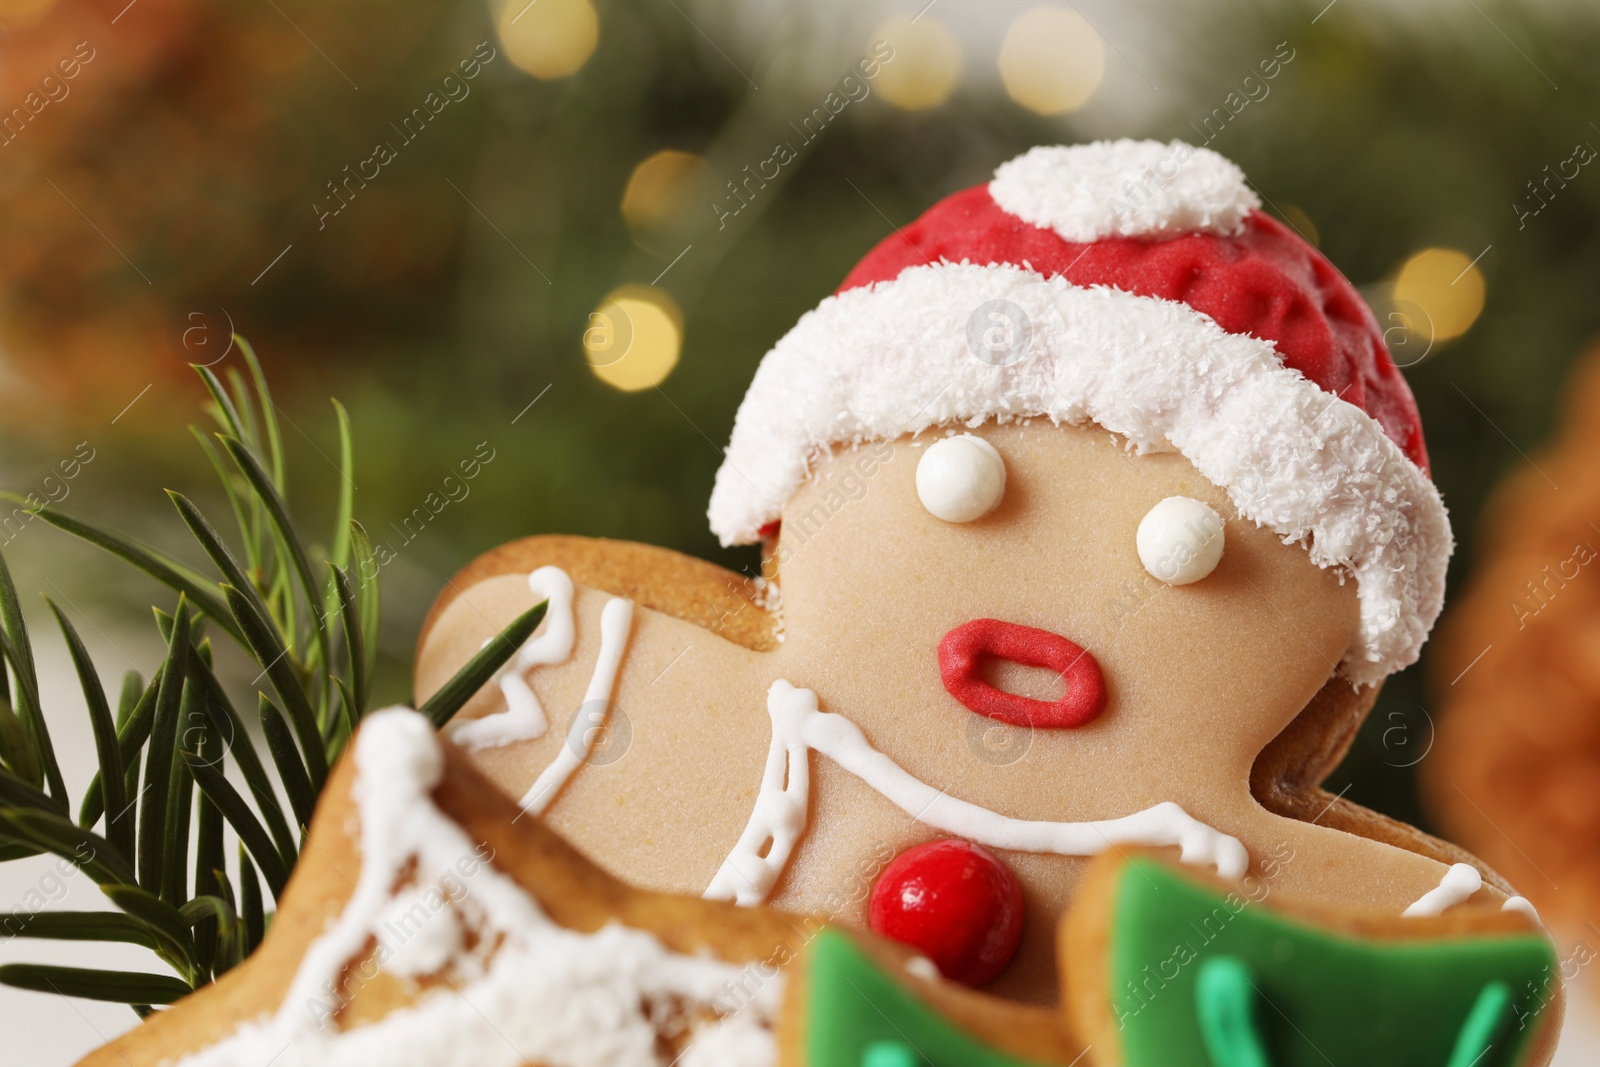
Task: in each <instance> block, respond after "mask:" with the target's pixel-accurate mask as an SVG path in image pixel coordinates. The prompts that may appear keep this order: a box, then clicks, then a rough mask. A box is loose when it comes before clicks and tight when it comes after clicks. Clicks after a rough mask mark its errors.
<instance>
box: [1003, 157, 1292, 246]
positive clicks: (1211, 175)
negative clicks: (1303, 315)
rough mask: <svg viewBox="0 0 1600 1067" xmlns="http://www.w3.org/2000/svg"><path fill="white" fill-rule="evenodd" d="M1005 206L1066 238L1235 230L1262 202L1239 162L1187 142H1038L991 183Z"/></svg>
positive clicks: (1087, 238) (1005, 165) (1148, 235)
mask: <svg viewBox="0 0 1600 1067" xmlns="http://www.w3.org/2000/svg"><path fill="white" fill-rule="evenodd" d="M989 195H990V196H992V197H994V202H995V203H996V204H999V205H1000V207H1001V209H1002V210H1004V211H1007V212H1009V213H1010V214H1012V215H1015V216H1017V217H1018V218H1020V219H1022V220H1023V221H1025V222H1031V223H1032V224H1033V225H1035V226H1039V227H1041V228H1043V229H1046V230H1054V231H1055V232H1056V233H1057V234H1059V235H1060V236H1061V238H1062V239H1063V240H1066V241H1097V240H1100V239H1101V238H1104V237H1155V236H1160V235H1163V234H1177V233H1196V232H1200V233H1216V234H1224V235H1227V234H1235V233H1238V232H1239V230H1240V229H1241V228H1242V227H1243V226H1244V220H1245V216H1247V215H1249V214H1250V212H1252V211H1254V210H1256V209H1257V208H1259V207H1260V206H1261V199H1260V198H1259V197H1258V196H1256V194H1255V192H1254V190H1252V189H1251V188H1250V186H1249V183H1247V182H1246V181H1245V177H1244V172H1243V171H1242V170H1240V169H1239V167H1238V165H1237V164H1235V163H1234V162H1233V161H1232V160H1229V159H1227V158H1225V157H1223V156H1220V155H1218V154H1217V153H1215V152H1213V151H1211V150H1210V149H1208V148H1193V147H1191V146H1189V145H1187V144H1184V143H1183V142H1182V141H1173V142H1171V143H1170V144H1162V143H1161V142H1160V141H1135V140H1130V139H1128V138H1123V139H1122V140H1118V141H1096V142H1094V143H1093V144H1079V145H1040V146H1038V147H1037V148H1033V149H1030V150H1029V151H1027V152H1025V153H1023V154H1022V155H1020V156H1018V157H1017V158H1016V159H1013V160H1011V161H1010V162H1008V163H1002V164H1001V165H1000V167H999V169H997V170H996V171H995V172H994V180H993V181H991V182H990V183H989Z"/></svg>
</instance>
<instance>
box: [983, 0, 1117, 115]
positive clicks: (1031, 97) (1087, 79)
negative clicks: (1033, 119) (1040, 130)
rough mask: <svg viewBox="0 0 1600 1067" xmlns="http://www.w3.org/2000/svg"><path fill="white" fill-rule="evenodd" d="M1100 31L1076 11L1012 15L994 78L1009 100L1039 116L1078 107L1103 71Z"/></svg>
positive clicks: (1038, 9) (1055, 9) (1036, 10)
mask: <svg viewBox="0 0 1600 1067" xmlns="http://www.w3.org/2000/svg"><path fill="white" fill-rule="evenodd" d="M1105 69H1106V51H1105V45H1104V44H1102V43H1101V41H1100V34H1099V33H1097V32H1096V31H1095V28H1094V27H1093V26H1091V25H1090V24H1089V20H1088V19H1086V18H1084V17H1083V16H1082V15H1080V14H1078V12H1076V11H1068V10H1065V9H1063V8H1059V7H1036V8H1034V9H1033V10H1031V11H1026V12H1024V13H1022V14H1021V15H1018V16H1017V18H1016V20H1015V21H1014V22H1012V23H1011V28H1010V29H1008V30H1007V31H1006V37H1005V41H1004V42H1002V43H1001V45H1000V77H1001V79H1002V80H1003V81H1004V82H1005V86H1006V92H1007V94H1009V95H1010V97H1011V99H1013V100H1015V101H1016V102H1017V103H1019V104H1021V105H1022V106H1023V107H1025V108H1027V109H1028V110H1029V111H1034V112H1037V113H1038V114H1040V115H1064V114H1066V113H1067V112H1068V111H1073V110H1075V109H1077V108H1080V107H1082V106H1083V105H1084V103H1085V102H1086V101H1088V99H1089V97H1090V96H1091V95H1093V94H1094V91H1095V89H1096V88H1097V87H1098V86H1099V85H1100V79H1101V78H1102V77H1104V76H1105Z"/></svg>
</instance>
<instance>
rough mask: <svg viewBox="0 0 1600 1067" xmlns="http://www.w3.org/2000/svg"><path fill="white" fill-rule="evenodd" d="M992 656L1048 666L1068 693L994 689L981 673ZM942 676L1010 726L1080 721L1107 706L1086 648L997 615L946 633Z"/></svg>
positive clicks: (960, 695) (965, 698)
mask: <svg viewBox="0 0 1600 1067" xmlns="http://www.w3.org/2000/svg"><path fill="white" fill-rule="evenodd" d="M988 659H1005V660H1011V661H1012V662H1013V663H1022V664H1025V665H1027V666H1029V667H1046V668H1049V669H1050V670H1053V671H1055V672H1056V673H1057V674H1059V675H1061V680H1062V681H1064V682H1066V684H1067V692H1066V695H1065V696H1063V697H1062V698H1061V699H1060V700H1034V699H1033V698H1032V697H1025V696H1021V695H1019V694H1017V693H1007V692H1006V691H1005V690H1003V689H996V688H995V687H994V686H992V685H990V684H989V683H988V682H986V681H984V680H983V676H982V673H981V672H982V668H983V662H984V661H985V660H988ZM939 676H940V677H941V678H943V679H944V687H945V689H947V690H949V692H950V695H951V696H953V697H955V698H956V699H957V700H959V701H961V703H962V704H964V705H965V706H966V707H967V708H968V709H969V710H971V711H975V712H977V713H978V714H979V715H987V716H989V718H991V719H999V720H1000V721H1001V722H1006V723H1010V724H1011V725H1012V726H1037V727H1041V728H1045V729H1050V728H1070V727H1074V726H1082V725H1083V724H1084V723H1086V722H1089V721H1090V720H1091V719H1093V718H1094V717H1095V716H1097V715H1099V714H1100V712H1101V711H1103V710H1104V709H1105V706H1106V681H1105V678H1104V677H1103V676H1102V675H1101V674H1100V664H1099V663H1097V662H1095V658H1094V656H1092V655H1091V654H1090V653H1089V652H1088V651H1087V650H1085V649H1084V648H1082V647H1080V646H1079V645H1076V644H1074V643H1073V642H1071V641H1068V640H1067V639H1066V638H1065V637H1062V636H1061V635H1059V634H1053V633H1050V632H1049V631H1048V630H1035V629H1034V628H1033V627H1031V626H1019V625H1017V624H1016V623H1014V622H1001V621H1000V620H999V619H974V620H972V621H971V622H968V623H962V624H961V625H960V626H957V627H956V628H955V629H954V630H951V631H950V632H949V633H947V634H945V635H944V640H942V641H940V642H939Z"/></svg>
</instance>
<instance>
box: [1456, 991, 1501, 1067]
mask: <svg viewBox="0 0 1600 1067" xmlns="http://www.w3.org/2000/svg"><path fill="white" fill-rule="evenodd" d="M1510 1008H1511V990H1510V988H1508V987H1507V986H1506V984H1505V983H1504V982H1490V983H1489V984H1488V985H1486V986H1484V987H1483V991H1482V992H1480V993H1479V994H1478V1000H1477V1002H1476V1003H1475V1004H1473V1005H1472V1011H1471V1013H1470V1014H1468V1015H1467V1021H1466V1022H1465V1023H1464V1024H1462V1027H1461V1033H1460V1034H1458V1035H1457V1036H1456V1047H1455V1051H1453V1052H1451V1053H1450V1062H1449V1063H1448V1064H1447V1065H1446V1067H1477V1064H1479V1063H1480V1062H1482V1061H1483V1059H1484V1053H1485V1052H1486V1051H1488V1050H1489V1049H1491V1048H1493V1047H1494V1042H1495V1039H1496V1038H1497V1037H1499V1036H1500V1033H1501V1031H1503V1030H1504V1029H1505V1025H1506V1023H1507V1022H1509V1021H1510Z"/></svg>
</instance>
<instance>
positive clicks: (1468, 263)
mask: <svg viewBox="0 0 1600 1067" xmlns="http://www.w3.org/2000/svg"><path fill="white" fill-rule="evenodd" d="M1392 294H1393V297H1394V302H1395V304H1396V306H1397V307H1400V308H1406V307H1407V306H1412V307H1416V308H1420V309H1421V311H1422V315H1423V316H1424V317H1425V319H1426V322H1425V323H1422V322H1418V323H1408V325H1407V327H1406V328H1407V329H1408V330H1410V331H1411V332H1412V333H1425V334H1426V335H1427V336H1429V337H1431V338H1432V339H1433V340H1435V341H1452V340H1454V339H1455V338H1457V337H1460V336H1461V335H1462V334H1464V333H1466V332H1467V330H1469V329H1471V328H1472V324H1473V323H1474V322H1476V321H1478V316H1479V315H1480V314H1481V313H1482V312H1483V299H1484V280H1483V272H1482V271H1480V270H1479V269H1478V266H1477V264H1475V263H1474V262H1473V261H1472V257H1471V256H1469V255H1467V254H1466V253H1465V252H1458V251H1456V250H1455V249H1453V248H1424V249H1423V250H1422V251H1420V252H1418V253H1416V254H1415V255H1413V256H1412V257H1410V258H1409V259H1407V260H1406V261H1405V263H1403V264H1401V266H1400V271H1399V273H1398V274H1396V275H1395V279H1394V288H1393V290H1392Z"/></svg>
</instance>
